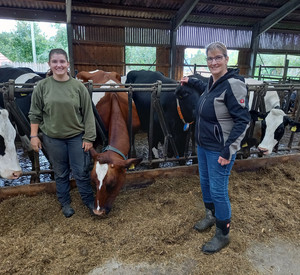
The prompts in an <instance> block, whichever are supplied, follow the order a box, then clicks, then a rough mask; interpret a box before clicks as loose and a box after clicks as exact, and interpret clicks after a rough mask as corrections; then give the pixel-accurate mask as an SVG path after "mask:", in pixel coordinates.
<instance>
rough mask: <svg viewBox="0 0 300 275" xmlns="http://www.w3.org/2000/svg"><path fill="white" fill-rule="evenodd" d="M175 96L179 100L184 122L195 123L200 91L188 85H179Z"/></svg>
mask: <svg viewBox="0 0 300 275" xmlns="http://www.w3.org/2000/svg"><path fill="white" fill-rule="evenodd" d="M175 96H176V98H177V99H178V102H179V104H178V106H179V108H180V112H181V113H182V117H183V119H184V121H185V122H187V123H191V122H193V121H194V120H195V117H196V114H195V112H196V106H197V102H198V99H199V96H200V94H199V93H198V91H197V90H196V89H195V88H193V87H192V86H190V85H188V84H185V85H178V86H177V87H176V90H175ZM178 106H177V108H178Z"/></svg>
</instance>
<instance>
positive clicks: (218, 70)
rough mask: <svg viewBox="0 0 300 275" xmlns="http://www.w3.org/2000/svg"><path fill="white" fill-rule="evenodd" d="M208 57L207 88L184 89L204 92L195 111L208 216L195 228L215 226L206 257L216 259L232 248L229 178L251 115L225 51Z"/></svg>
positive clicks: (213, 49) (212, 50)
mask: <svg viewBox="0 0 300 275" xmlns="http://www.w3.org/2000/svg"><path fill="white" fill-rule="evenodd" d="M206 56H207V66H208V68H209V70H210V72H211V77H210V79H209V82H208V84H206V83H204V82H202V81H201V80H198V79H195V78H188V77H183V78H182V79H181V83H182V85H183V84H185V83H188V84H189V85H192V86H194V87H195V88H197V89H198V90H199V91H200V92H202V94H201V96H200V98H199V101H198V104H197V109H196V110H197V113H196V133H195V135H196V141H197V153H198V165H199V175H200V185H201V190H202V197H203V202H204V205H205V212H206V215H205V218H204V219H202V220H200V221H199V222H197V223H196V224H195V226H194V228H195V229H196V230H198V231H200V232H203V231H205V230H207V229H209V228H211V227H212V226H213V225H214V224H216V233H215V235H214V237H213V238H212V239H211V240H210V241H209V242H207V243H206V244H204V245H203V247H202V251H203V252H204V253H206V254H212V253H215V252H217V251H219V250H221V249H222V248H223V247H225V246H226V245H228V244H229V228H230V221H231V206H230V200H229V196H228V183H229V175H230V171H231V169H232V166H233V164H234V160H235V157H236V152H237V151H238V150H239V149H240V143H241V141H242V139H243V137H244V136H245V133H246V130H247V128H248V127H249V122H250V114H249V110H248V103H247V101H246V95H247V88H246V84H245V81H244V78H243V77H242V76H240V75H239V74H238V70H236V69H235V70H234V69H228V68H227V63H228V60H229V58H228V55H227V48H226V46H225V45H224V44H222V43H220V42H214V43H211V44H209V45H208V46H207V48H206Z"/></svg>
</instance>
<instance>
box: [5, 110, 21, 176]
mask: <svg viewBox="0 0 300 275" xmlns="http://www.w3.org/2000/svg"><path fill="white" fill-rule="evenodd" d="M15 138H16V131H15V129H14V127H13V126H12V124H11V123H10V120H9V118H8V112H7V110H5V109H0V177H2V178H6V179H17V178H18V177H19V176H20V175H21V174H22V171H21V167H20V164H19V161H18V158H17V153H16V147H15Z"/></svg>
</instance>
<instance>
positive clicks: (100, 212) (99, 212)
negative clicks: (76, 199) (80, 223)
mask: <svg viewBox="0 0 300 275" xmlns="http://www.w3.org/2000/svg"><path fill="white" fill-rule="evenodd" d="M110 210H111V209H110V208H108V207H97V209H93V212H94V214H95V215H96V216H98V217H100V218H107V215H108V213H109V212H110Z"/></svg>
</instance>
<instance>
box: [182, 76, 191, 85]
mask: <svg viewBox="0 0 300 275" xmlns="http://www.w3.org/2000/svg"><path fill="white" fill-rule="evenodd" d="M188 82H189V78H188V76H184V77H183V78H181V80H180V83H181V85H183V84H184V83H188Z"/></svg>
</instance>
